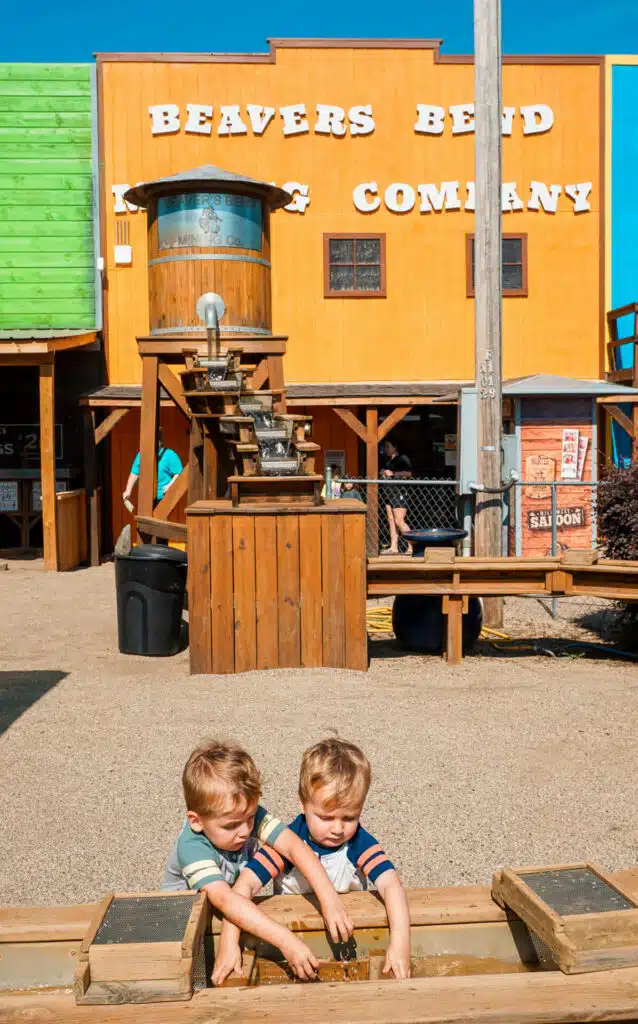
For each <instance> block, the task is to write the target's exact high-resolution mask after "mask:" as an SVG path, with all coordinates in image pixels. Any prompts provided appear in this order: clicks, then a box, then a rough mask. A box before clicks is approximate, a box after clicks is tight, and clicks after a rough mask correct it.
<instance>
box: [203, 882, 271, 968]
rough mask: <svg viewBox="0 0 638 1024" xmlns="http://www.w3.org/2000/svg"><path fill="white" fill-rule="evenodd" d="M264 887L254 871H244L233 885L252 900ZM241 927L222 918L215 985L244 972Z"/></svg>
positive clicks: (239, 893) (216, 958)
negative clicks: (229, 976) (231, 975)
mask: <svg viewBox="0 0 638 1024" xmlns="http://www.w3.org/2000/svg"><path fill="white" fill-rule="evenodd" d="M261 887H262V882H261V880H260V879H259V878H257V875H255V874H253V872H252V871H246V870H244V871H242V872H241V873H240V875H239V878H238V879H237V881H236V882H235V884H234V886H233V892H236V893H237V894H238V895H240V896H245V897H246V899H249V900H252V899H254V898H255V896H256V895H257V893H258V892H259V890H260V889H261ZM240 938H241V928H238V927H237V925H236V924H233V923H232V921H229V920H228V918H227V917H225V918H224V919H223V920H222V928H221V933H220V936H219V943H218V945H217V953H216V954H215V967H214V969H213V985H221V983H222V981H225V980H226V978H227V977H228V975H229V974H233V973H235V974H243V970H242V958H241V948H240V945H239V940H240Z"/></svg>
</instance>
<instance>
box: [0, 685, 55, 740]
mask: <svg viewBox="0 0 638 1024" xmlns="http://www.w3.org/2000/svg"><path fill="white" fill-rule="evenodd" d="M67 675H68V672H56V671H54V670H51V671H49V670H37V669H34V670H33V671H32V672H29V671H27V672H0V735H2V733H3V732H6V730H7V729H8V728H9V726H11V725H13V723H14V722H15V721H16V719H18V718H19V717H20V715H23V714H24V712H25V711H28V710H29V708H30V707H31V705H32V704H35V703H36V701H38V700H40V698H41V697H44V695H45V694H47V693H48V692H49V690H52V689H53V687H54V686H57V685H58V683H59V682H61V681H62V679H64V678H65V677H66V676H67Z"/></svg>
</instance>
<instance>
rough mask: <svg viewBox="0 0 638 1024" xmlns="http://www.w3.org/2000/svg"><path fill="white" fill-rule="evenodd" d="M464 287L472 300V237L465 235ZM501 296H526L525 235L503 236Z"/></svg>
mask: <svg viewBox="0 0 638 1024" xmlns="http://www.w3.org/2000/svg"><path fill="white" fill-rule="evenodd" d="M465 241H466V249H465V259H466V285H467V296H468V298H474V235H466V236H465ZM501 270H502V274H503V276H502V281H503V295H504V296H508V295H527V235H503V258H502V260H501Z"/></svg>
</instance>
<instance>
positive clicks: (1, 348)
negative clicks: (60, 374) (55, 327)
mask: <svg viewBox="0 0 638 1024" xmlns="http://www.w3.org/2000/svg"><path fill="white" fill-rule="evenodd" d="M54 359H55V356H54V355H53V354H52V353H50V352H44V351H43V352H40V353H37V352H22V353H18V352H13V351H8V350H7V348H6V346H5V345H4V343H0V366H42V365H43V364H44V363H46V364H49V365H50V364H51V363H53V360H54Z"/></svg>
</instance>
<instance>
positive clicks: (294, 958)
mask: <svg viewBox="0 0 638 1024" xmlns="http://www.w3.org/2000/svg"><path fill="white" fill-rule="evenodd" d="M280 948H281V952H282V953H283V954H284V956H285V958H286V960H287V961H288V963H289V964H290V966H291V968H292V970H293V971H294V972H295V974H296V975H297V977H298V978H301V980H302V981H314V979H315V978H316V977H317V971H318V970H319V961H318V960H317V958H316V956H315V955H314V953H312V952H311V950H310V949H309V948H308V946H307V945H306V943H305V942H302V941H301V939H298V938H297V937H296V935H293V934H292V932H290V938H289V939H286V941H285V942H284V943H283V945H282V946H281V947H280Z"/></svg>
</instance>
